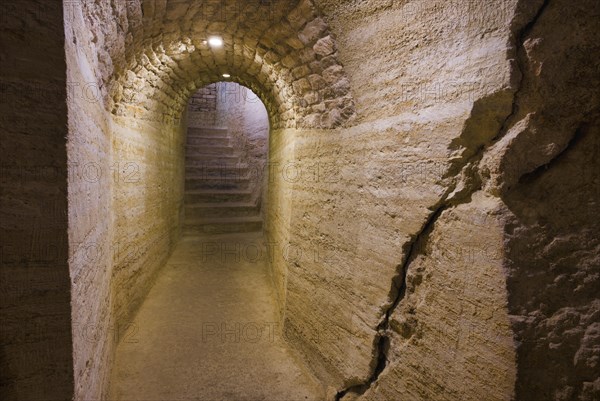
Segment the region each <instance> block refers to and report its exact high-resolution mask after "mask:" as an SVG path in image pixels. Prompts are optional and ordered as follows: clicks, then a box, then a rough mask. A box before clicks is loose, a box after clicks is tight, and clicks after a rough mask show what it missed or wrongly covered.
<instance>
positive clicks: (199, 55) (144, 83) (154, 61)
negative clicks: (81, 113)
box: [84, 0, 355, 128]
mask: <svg viewBox="0 0 600 401" xmlns="http://www.w3.org/2000/svg"><path fill="white" fill-rule="evenodd" d="M106 3H108V2H106ZM86 11H87V15H86ZM84 15H86V16H87V19H88V23H89V24H91V25H92V28H93V29H92V31H94V32H98V29H99V28H100V31H104V32H119V36H118V37H108V34H105V37H104V38H100V40H101V41H104V43H103V46H97V47H98V48H97V51H98V53H99V54H98V55H97V56H98V60H99V61H100V63H101V64H103V65H104V66H105V70H104V71H102V75H103V76H104V77H103V79H104V85H105V86H106V88H107V89H106V90H105V93H106V99H105V103H106V107H107V108H108V109H109V110H110V111H111V112H112V113H114V114H116V115H125V116H135V117H141V118H145V119H151V120H157V119H162V120H165V119H167V120H169V119H177V118H179V116H180V115H181V113H182V112H183V110H184V108H185V106H186V104H187V101H188V99H189V97H190V96H191V95H192V94H193V93H194V92H195V91H196V90H197V89H198V88H200V87H203V86H205V85H207V84H209V83H212V82H216V81H221V80H223V78H222V74H223V73H228V74H230V75H231V80H232V81H236V82H238V83H240V84H242V85H245V86H247V87H249V88H251V89H252V90H253V91H255V92H256V93H257V94H258V95H259V96H260V97H261V99H262V100H263V102H264V103H265V105H266V106H267V109H268V111H269V115H270V119H271V123H272V125H273V126H274V127H275V128H281V127H297V128H333V127H336V126H339V125H341V124H343V123H344V122H345V121H346V120H348V119H349V118H351V117H352V116H353V115H354V112H355V111H354V110H355V109H354V103H353V100H352V96H351V94H350V85H349V81H348V78H347V77H346V75H345V73H344V69H343V67H342V66H341V64H340V62H339V61H338V57H337V49H336V44H335V39H334V37H333V35H332V34H331V32H330V30H329V27H328V26H327V24H326V22H325V21H324V20H323V19H322V18H321V17H320V15H319V12H318V10H317V9H316V8H315V7H314V5H313V3H312V1H310V0H300V1H297V0H296V1H294V0H291V1H289V0H271V1H268V0H243V1H242V0H208V1H192V0H127V1H112V2H111V3H110V6H109V5H105V6H104V7H99V6H98V5H97V4H96V5H93V6H91V7H88V8H87V10H84ZM107 19H108V20H107ZM102 24H109V25H110V24H112V25H110V26H105V27H104V28H105V29H102V28H103V27H102V26H101V25H102ZM94 25H96V26H95V27H94ZM98 25H100V26H98ZM115 25H116V26H115ZM113 35H114V34H113ZM213 35H214V36H220V37H221V38H223V40H224V46H223V47H222V48H211V47H210V46H208V44H206V40H207V39H208V37H210V36H213ZM97 40H99V39H98V38H97V37H94V38H92V42H94V43H96V41H97ZM100 44H101V43H97V45H100ZM103 48H104V49H107V50H106V53H104V50H102V49H103Z"/></svg>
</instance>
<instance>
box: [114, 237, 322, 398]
mask: <svg viewBox="0 0 600 401" xmlns="http://www.w3.org/2000/svg"><path fill="white" fill-rule="evenodd" d="M262 244H263V239H262V236H261V233H260V232H258V233H257V232H252V233H243V234H222V235H213V236H184V237H183V238H182V240H181V241H180V243H179V244H178V246H177V247H176V249H175V251H174V253H173V255H172V256H171V258H170V259H169V261H168V263H167V265H166V266H165V267H164V268H163V270H161V272H160V275H159V277H158V278H157V281H156V283H155V285H154V286H153V288H152V289H151V290H150V292H149V294H148V296H147V298H146V300H145V301H144V303H143V305H142V306H141V308H140V310H139V312H138V314H137V316H136V317H135V319H134V321H133V325H131V326H130V327H129V329H128V330H127V332H126V333H125V335H124V338H123V339H122V340H121V342H120V344H119V346H118V348H117V357H116V362H115V366H114V369H113V372H112V379H111V399H112V400H145V401H148V400H161V401H164V400H192V399H193V400H211V401H216V400H236V401H241V400H247V401H257V400H264V401H269V400H272V401H296V400H298V401H299V400H322V399H323V398H324V396H323V394H322V389H321V387H320V386H319V384H318V383H317V381H316V380H315V379H314V378H313V377H312V376H311V375H310V373H308V371H307V370H305V368H304V367H303V366H302V365H301V363H300V362H299V360H298V359H297V357H296V356H295V355H293V354H292V351H291V350H290V349H288V348H287V346H286V343H285V341H284V340H283V339H282V338H281V335H279V334H278V333H279V328H280V327H279V326H278V324H277V323H276V322H277V308H276V303H275V298H274V297H275V295H274V291H273V289H272V288H271V285H270V280H269V277H268V272H267V263H266V262H267V259H266V258H265V257H264V255H262V256H261V255H259V254H258V253H257V252H256V250H257V249H258V248H257V247H256V246H262Z"/></svg>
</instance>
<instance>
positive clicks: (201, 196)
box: [184, 189, 252, 204]
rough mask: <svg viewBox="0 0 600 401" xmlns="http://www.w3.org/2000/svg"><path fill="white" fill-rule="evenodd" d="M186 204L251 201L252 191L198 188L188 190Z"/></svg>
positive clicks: (185, 195)
mask: <svg viewBox="0 0 600 401" xmlns="http://www.w3.org/2000/svg"><path fill="white" fill-rule="evenodd" d="M184 197H185V202H186V204H195V203H216V202H250V201H251V199H252V191H249V190H226V189H197V190H189V191H188V190H186V191H185V194H184Z"/></svg>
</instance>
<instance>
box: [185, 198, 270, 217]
mask: <svg viewBox="0 0 600 401" xmlns="http://www.w3.org/2000/svg"><path fill="white" fill-rule="evenodd" d="M259 213H260V206H259V205H257V204H254V203H245V202H225V203H196V204H186V205H185V218H186V219H187V218H189V219H199V218H210V217H247V216H258V215H259Z"/></svg>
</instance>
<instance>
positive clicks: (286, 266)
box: [268, 1, 524, 399]
mask: <svg viewBox="0 0 600 401" xmlns="http://www.w3.org/2000/svg"><path fill="white" fill-rule="evenodd" d="M318 3H319V5H321V6H322V10H323V12H324V15H325V18H326V20H327V21H328V22H329V23H330V25H331V26H332V30H333V33H334V34H335V36H336V37H337V44H338V49H339V57H340V60H341V62H342V64H343V65H344V69H345V71H346V73H347V74H348V77H349V80H350V83H351V91H352V93H353V96H354V98H355V100H356V106H357V119H356V120H355V121H354V123H353V124H352V125H348V126H347V127H343V128H340V129H337V130H334V131H310V130H296V131H295V132H294V133H293V137H294V138H293V145H292V147H293V153H290V152H289V151H287V150H283V149H285V148H280V147H277V146H276V147H272V149H271V157H272V158H273V159H277V158H279V159H282V158H283V159H287V160H289V161H293V162H295V163H299V166H301V167H302V175H301V178H296V179H294V180H285V179H283V177H279V178H277V179H278V180H279V181H278V184H277V183H275V184H274V186H275V188H272V189H270V192H271V193H272V194H273V196H278V195H279V194H280V193H285V192H291V198H292V199H293V200H291V202H292V205H291V207H289V208H288V212H287V214H285V216H286V217H287V218H288V221H289V226H288V227H286V228H278V229H277V230H272V231H273V232H276V231H278V232H280V233H281V235H285V237H282V240H281V241H280V240H279V239H278V238H274V239H273V242H278V243H279V242H290V243H291V244H293V247H295V248H296V249H297V250H298V251H297V252H296V253H295V254H294V255H296V257H293V256H290V254H289V253H288V255H287V259H286V258H285V257H282V258H281V261H280V263H281V264H280V265H275V266H274V270H275V271H276V273H275V274H276V276H279V277H282V278H284V280H283V283H282V284H281V287H283V288H285V289H286V300H285V311H284V319H285V323H286V336H287V338H288V339H290V341H291V342H292V343H293V344H295V345H297V347H298V348H299V349H301V350H302V352H303V353H304V354H305V356H306V358H307V360H308V361H309V364H310V365H311V367H312V368H313V369H314V370H315V371H316V372H317V374H319V376H320V377H321V378H322V379H323V380H324V381H325V382H326V383H327V384H329V385H330V387H331V388H330V392H331V397H332V398H334V397H336V396H337V397H342V396H344V395H348V396H349V395H351V394H360V393H361V392H365V391H366V389H367V388H368V386H369V384H371V382H372V381H373V380H375V379H376V376H377V374H378V373H381V367H382V366H381V365H382V364H383V363H384V362H385V358H384V357H385V356H386V355H385V352H386V344H387V343H389V341H390V339H392V340H393V337H394V336H395V334H393V333H394V328H393V321H394V320H393V319H392V311H393V307H394V306H396V300H397V298H398V295H399V293H400V292H401V286H402V282H403V275H402V273H403V266H404V264H405V262H406V260H408V259H409V255H410V254H411V248H413V246H412V245H413V244H414V242H415V241H417V239H418V237H419V234H420V233H422V231H423V230H424V229H425V227H428V223H431V220H432V219H433V218H434V217H435V218H437V217H438V214H437V213H435V212H436V210H438V208H439V207H440V206H441V205H444V204H446V203H450V202H452V201H458V199H461V197H462V196H463V195H464V192H467V191H468V190H469V189H470V187H469V184H470V183H469V182H468V181H466V180H461V171H462V170H463V166H465V165H467V164H468V163H467V162H468V160H469V159H470V158H471V157H475V156H476V151H477V150H478V149H479V148H480V147H482V146H484V145H485V144H486V143H487V142H489V141H490V140H491V139H492V138H493V137H494V136H495V135H496V134H497V132H498V131H499V130H500V128H501V126H502V123H503V121H504V120H505V118H506V117H507V116H508V115H509V114H510V113H511V110H512V98H513V96H512V95H513V94H514V92H515V91H516V90H517V87H516V84H515V82H513V79H514V77H513V68H514V67H513V65H512V62H511V61H510V60H509V56H510V55H511V53H514V49H513V48H512V47H511V46H512V42H511V40H510V39H511V35H512V34H513V28H512V27H511V21H512V18H513V14H514V5H515V2H503V3H502V4H503V7H502V8H501V10H502V12H498V11H496V10H497V9H498V8H497V5H496V4H495V3H494V4H491V3H486V2H483V3H482V4H481V5H480V6H479V9H478V10H479V11H480V12H486V13H484V14H483V17H480V18H477V19H474V20H471V19H469V18H468V17H469V15H470V14H469V12H470V11H471V10H470V8H469V7H472V6H473V5H472V3H471V2H464V3H463V2H442V1H426V2H417V3H418V5H419V8H418V12H415V8H414V7H413V6H414V5H415V4H411V2H390V3H389V4H388V3H386V6H385V7H381V4H380V3H378V2H367V3H363V2H361V3H360V6H359V5H358V3H355V2H349V3H345V4H343V5H340V4H339V3H337V2H318ZM478 4H479V3H478ZM399 22H401V23H399ZM523 24H524V23H523ZM432 27H435V29H432ZM399 60H401V62H399ZM287 134H288V133H287V132H286V135H287ZM274 135H275V134H274ZM274 135H273V136H274ZM272 140H273V139H272ZM278 152H282V153H278ZM315 171H318V174H315ZM276 177H277V175H276ZM465 181H466V182H465ZM276 203H277V202H276V200H275V199H273V200H271V199H269V204H270V205H273V206H272V207H273V208H274V205H275V204H276ZM275 210H276V209H271V211H273V213H275ZM271 211H270V213H271ZM282 215H283V214H282ZM273 219H278V220H280V221H281V220H283V219H282V218H281V217H280V215H274V216H273ZM277 224H281V223H277ZM268 225H269V226H271V225H272V224H270V223H268ZM494 227H495V230H497V231H498V230H500V228H499V227H498V226H494ZM496 234H499V233H498V232H497V233H496ZM498 237H499V235H496V236H495V237H493V238H498ZM494 244H495V246H496V247H497V248H501V246H502V244H501V243H500V242H498V241H496V242H494ZM456 246H457V247H460V244H459V243H457V244H456ZM472 246H473V245H471V247H472ZM300 250H301V251H300ZM491 251H493V250H490V252H491ZM299 254H301V255H302V256H301V257H298V256H297V255H299ZM493 254H494V253H493ZM432 263H433V262H432ZM465 266H467V263H466V262H464V261H462V260H461V259H459V260H457V261H456V266H455V269H456V270H458V271H459V272H458V273H457V278H456V282H457V286H458V288H461V281H460V279H463V278H462V276H461V275H460V270H461V268H463V267H465ZM498 266H499V262H498V261H497V260H494V261H491V262H489V263H488V264H487V265H484V266H481V272H482V274H481V287H493V286H494V285H498V283H502V280H501V278H502V277H501V275H500V273H499V268H498ZM486 271H489V272H492V273H493V274H485V272H486ZM277 272H278V273H277ZM431 285H432V286H436V285H439V284H435V283H431ZM462 288H464V286H463V287H462ZM469 295H470V296H471V297H473V298H474V299H473V300H472V302H476V301H477V299H478V298H477V297H480V298H481V300H480V302H479V304H480V305H482V308H483V307H490V305H491V304H493V302H496V301H497V302H498V305H499V310H498V311H497V312H496V314H495V320H493V321H492V322H489V323H486V321H485V319H486V317H484V316H485V314H484V313H481V315H480V316H479V317H478V318H476V319H474V321H473V324H474V325H475V326H476V327H478V328H481V329H482V330H492V328H495V327H498V328H499V329H498V336H495V337H494V338H492V339H490V341H489V342H485V341H482V340H480V339H479V340H478V339H469V338H463V337H461V338H463V339H464V342H461V343H460V344H459V345H457V347H456V349H455V350H454V351H453V352H454V354H455V357H456V358H459V359H461V360H464V361H466V364H464V365H463V366H458V365H457V366H456V368H455V373H456V378H455V380H463V379H464V380H468V382H470V383H475V384H477V386H471V387H472V388H478V389H479V391H480V392H479V393H478V392H473V393H472V394H471V397H473V398H476V397H477V396H478V395H479V396H481V395H482V393H481V391H482V390H481V389H482V388H483V387H484V386H483V384H484V383H485V384H486V385H493V386H495V387H496V388H501V389H503V390H502V391H503V392H502V395H500V396H499V397H503V398H506V397H508V396H510V391H511V385H512V383H513V381H514V365H515V361H514V353H513V352H512V348H511V346H510V344H511V334H510V332H509V331H507V330H506V327H507V321H508V318H507V315H508V313H507V308H506V301H505V298H503V297H502V294H498V293H495V294H494V296H488V294H487V293H484V292H483V291H473V292H472V293H469ZM438 301H439V302H440V305H441V306H444V307H443V308H442V307H439V308H437V309H434V310H432V311H431V312H429V311H428V310H427V311H425V310H424V311H423V313H424V314H425V313H431V315H430V316H429V319H430V320H431V321H436V322H439V323H438V326H436V327H435V328H436V329H437V330H433V329H431V330H427V329H426V330H425V331H424V333H425V334H426V335H427V336H428V338H427V339H426V342H427V344H431V349H430V350H432V351H436V352H438V353H439V354H440V355H446V356H447V353H448V352H449V351H445V350H444V349H443V346H442V344H443V343H444V342H443V341H441V338H443V337H445V333H448V332H451V331H452V330H454V332H456V324H457V323H456V321H445V320H444V316H445V314H446V312H447V311H448V310H452V308H454V307H456V308H459V306H460V304H459V302H458V300H457V301H456V303H452V302H451V297H446V298H445V300H444V298H439V299H438ZM465 302H469V301H465ZM502 305H504V308H502ZM469 313H471V311H469V309H468V308H466V307H465V308H463V309H462V311H461V309H460V308H459V309H458V311H457V312H456V314H457V316H458V317H459V320H460V319H463V320H468V319H467V314H469ZM444 323H446V325H447V326H445V325H444ZM424 341H425V340H424ZM470 345H478V346H481V347H483V348H486V349H488V348H489V351H486V352H487V353H488V354H489V355H490V356H493V357H495V358H499V359H501V360H502V361H503V363H504V366H503V367H502V372H503V374H502V375H497V372H498V370H497V368H496V367H494V366H493V365H491V364H485V363H482V362H481V361H477V360H473V359H472V358H469V354H470V353H471V352H474V351H473V350H472V349H470V348H469V346H470ZM393 346H394V347H395V346H398V344H394V345H393ZM437 347H439V348H437ZM413 358H415V360H418V359H419V358H420V356H419V355H418V354H417V353H416V354H413ZM386 363H387V364H388V366H390V365H391V363H389V362H386ZM432 368H436V369H438V371H436V373H437V374H438V375H440V376H443V375H444V373H443V371H442V369H444V367H441V366H439V365H437V366H435V365H432ZM461 369H464V372H470V371H478V372H477V374H472V375H470V376H469V374H468V373H463V376H461V375H460V373H461ZM397 373H398V372H394V373H389V374H388V375H387V377H389V378H390V383H389V384H390V386H396V387H397V386H398V385H399V384H398V382H397V381H396V380H398V374H397ZM431 374H434V373H433V372H432V373H431ZM488 378H492V379H490V380H491V381H492V382H491V383H490V382H487V381H483V379H485V380H488ZM382 386H383V385H382ZM457 386H458V384H457ZM438 392H439V390H436V389H430V392H429V393H427V392H425V393H423V394H421V397H424V398H423V399H426V398H427V397H428V398H429V399H435V397H436V396H437V393H438ZM404 394H405V395H408V394H409V393H406V392H405V393H404ZM454 394H455V396H458V395H457V393H454ZM458 394H460V393H458Z"/></svg>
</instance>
